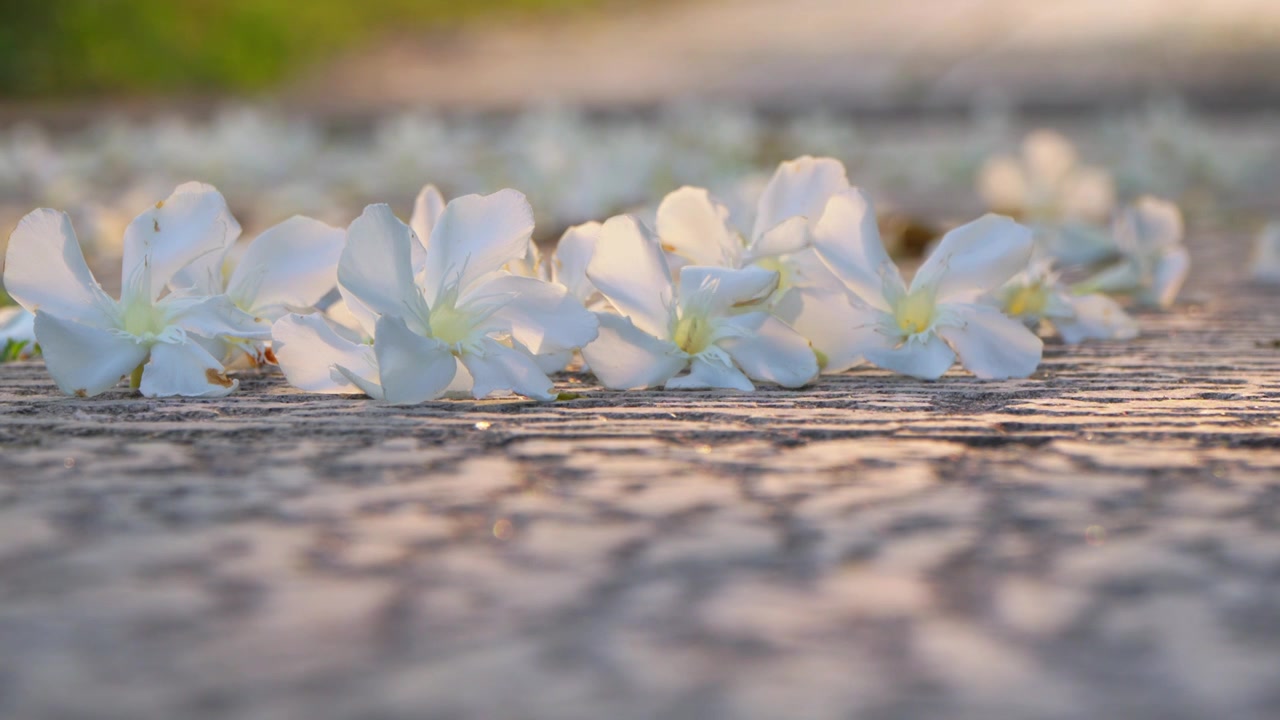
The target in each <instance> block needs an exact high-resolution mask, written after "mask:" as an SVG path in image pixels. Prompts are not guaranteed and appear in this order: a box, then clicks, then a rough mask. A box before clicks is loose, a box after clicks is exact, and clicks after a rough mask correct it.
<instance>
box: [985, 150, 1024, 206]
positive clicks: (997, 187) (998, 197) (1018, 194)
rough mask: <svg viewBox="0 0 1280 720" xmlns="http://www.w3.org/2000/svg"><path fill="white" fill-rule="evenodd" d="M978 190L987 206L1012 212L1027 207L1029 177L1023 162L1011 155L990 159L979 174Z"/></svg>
mask: <svg viewBox="0 0 1280 720" xmlns="http://www.w3.org/2000/svg"><path fill="white" fill-rule="evenodd" d="M978 192H979V194H981V195H982V199H983V201H984V202H986V203H987V207H989V208H991V209H992V210H995V211H996V212H1002V213H1011V212H1018V211H1020V210H1024V209H1026V208H1027V179H1026V175H1025V174H1024V173H1023V170H1022V164H1021V163H1019V162H1018V161H1017V160H1016V159H1014V158H1011V157H997V158H992V159H991V160H988V161H987V163H986V164H985V165H983V166H982V170H981V172H980V173H979V175H978Z"/></svg>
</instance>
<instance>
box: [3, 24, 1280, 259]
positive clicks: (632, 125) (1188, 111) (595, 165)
mask: <svg viewBox="0 0 1280 720" xmlns="http://www.w3.org/2000/svg"><path fill="white" fill-rule="evenodd" d="M0 8H2V10H0V12H2V13H3V17H0V225H3V226H4V228H12V227H13V225H14V224H16V222H17V220H18V218H20V217H21V215H22V214H24V213H25V212H27V211H28V210H30V209H31V208H33V207H36V206H53V207H58V208H61V209H65V210H67V211H69V212H71V213H72V215H73V218H74V219H75V221H76V225H77V228H78V229H79V231H80V234H81V240H82V242H84V244H85V245H86V246H87V247H89V248H90V249H91V253H100V254H101V255H103V256H104V257H110V256H111V254H112V251H113V248H114V247H115V246H116V244H118V242H119V234H120V232H121V230H122V228H123V226H124V223H126V222H127V221H128V219H130V218H131V217H132V216H133V215H134V214H135V213H136V212H138V211H139V210H140V209H141V208H143V207H146V206H147V205H148V204H150V203H151V202H154V200H155V199H157V198H160V197H164V196H165V195H166V194H167V193H168V191H169V190H170V189H172V187H173V186H174V185H176V184H177V183H179V182H182V181H185V180H191V179H199V180H204V181H207V182H211V183H214V184H215V185H217V186H218V187H219V188H220V189H221V190H223V192H224V193H225V194H226V195H227V196H228V199H229V200H230V202H231V203H232V207H233V209H234V210H235V211H236V213H237V216H238V217H240V219H241V221H242V223H243V224H244V225H245V228H246V235H248V236H251V235H252V234H253V233H254V232H256V231H258V230H260V229H262V228H263V227H265V226H266V225H268V224H270V223H274V222H277V221H279V220H282V219H284V218H286V217H288V216H290V215H293V214H295V213H304V214H310V215H314V216H317V217H320V218H321V219H324V220H326V221H328V222H331V223H333V224H336V225H345V224H346V223H347V222H348V221H349V220H350V219H351V218H352V217H354V216H355V215H356V214H358V212H359V210H360V209H361V208H362V207H363V205H364V204H366V203H368V202H374V201H388V202H392V203H393V204H394V205H395V206H396V207H398V208H400V209H401V210H402V211H403V212H404V213H405V214H406V215H407V213H408V203H409V202H410V200H411V198H412V197H413V195H414V194H415V193H416V192H417V190H418V189H419V188H420V187H421V186H422V185H423V184H424V183H427V182H434V183H436V184H438V185H440V186H441V187H442V188H443V189H444V190H445V191H446V195H453V194H459V193H463V192H478V191H492V190H495V189H498V188H500V187H505V186H512V187H516V188H518V189H520V190H522V191H524V192H525V193H527V194H528V195H529V196H530V197H531V200H532V201H533V203H534V206H535V208H536V209H537V212H538V213H539V221H540V226H539V231H538V233H539V239H540V240H543V241H553V240H554V239H555V238H556V237H558V235H559V233H560V232H561V231H562V230H563V229H564V228H565V227H567V226H569V225H571V224H574V223H578V222H583V221H586V220H594V219H600V218H602V217H604V216H607V215H609V214H612V213H615V212H619V211H622V210H634V209H641V208H643V207H645V206H646V205H651V204H652V203H656V202H657V200H658V199H660V198H661V196H662V194H664V193H665V192H667V191H669V190H671V189H674V188H675V187H677V186H678V185H679V184H682V183H689V184H697V185H704V186H708V187H711V188H712V189H713V190H714V191H716V193H717V194H718V195H719V196H720V198H721V200H722V201H723V202H725V203H726V204H728V205H730V206H731V207H734V208H741V207H749V206H750V204H751V202H752V201H753V197H754V193H756V192H758V189H759V187H760V185H761V183H762V182H763V178H765V177H767V174H768V172H769V171H770V170H771V169H772V167H773V166H774V165H776V163H777V162H778V161H779V160H782V159H785V158H788V157H794V156H797V155H801V154H806V153H808V154H828V155H833V156H836V157H838V158H840V159H841V160H843V161H844V162H845V163H846V164H847V165H848V167H849V168H850V174H851V177H852V179H853V181H854V182H855V183H857V184H860V185H863V186H864V187H867V188H868V189H870V190H872V191H873V192H874V193H875V194H876V196H877V198H878V200H879V201H880V202H881V203H882V205H883V207H884V208H887V209H889V210H890V211H892V212H898V213H901V214H902V215H903V216H905V217H906V218H907V220H906V221H905V223H904V225H903V226H904V227H916V226H923V227H926V228H928V227H933V226H943V225H945V224H947V223H949V222H951V221H953V220H954V219H956V218H962V217H964V216H966V215H969V216H971V214H972V213H974V212H977V211H980V210H981V209H982V208H983V206H984V203H983V200H982V198H981V197H980V194H979V193H977V192H976V191H975V176H976V174H977V173H978V172H979V170H980V168H981V167H982V166H983V164H984V162H986V160H987V159H988V158H989V157H991V156H992V155H993V154H996V153H1010V152H1016V151H1017V149H1018V146H1019V143H1020V142H1021V139H1022V138H1023V136H1024V135H1025V133H1026V132H1028V131H1029V130H1031V129H1034V128H1036V127H1040V126H1049V127H1053V128H1055V129H1058V130H1060V131H1062V132H1063V133H1064V134H1065V135H1066V136H1067V137H1068V138H1069V139H1070V140H1071V142H1072V143H1073V144H1075V145H1076V146H1077V148H1078V152H1079V154H1080V156H1081V158H1082V159H1083V160H1085V161H1088V162H1092V163H1097V164H1099V165H1102V166H1104V167H1105V168H1106V169H1107V170H1108V171H1110V172H1111V173H1113V175H1114V177H1115V182H1116V187H1117V191H1118V194H1119V196H1120V199H1121V200H1123V199H1126V198H1131V197H1133V196H1135V195H1137V194H1140V193H1144V192H1151V193H1156V194H1161V195H1165V196H1169V197H1173V198H1175V199H1179V200H1181V201H1183V202H1184V203H1185V204H1186V206H1187V207H1188V208H1190V209H1191V211H1192V212H1203V213H1210V214H1211V213H1213V212H1218V213H1219V214H1220V215H1222V216H1225V217H1237V216H1236V215H1232V213H1233V212H1234V211H1237V210H1239V209H1240V208H1254V209H1257V208H1269V207H1271V205H1272V204H1274V202H1273V201H1274V198H1275V197H1276V196H1277V195H1278V193H1276V192H1275V190H1276V188H1277V183H1276V182H1275V179H1276V174H1277V173H1276V166H1277V164H1278V163H1277V157H1280V150H1278V149H1277V146H1278V145H1280V132H1277V131H1278V130H1280V125H1277V124H1276V123H1275V121H1274V118H1275V110H1276V109H1277V108H1280V73H1277V72H1275V68H1276V67H1280V3H1277V2H1275V1H1274V0H1217V1H1216V2H1213V3H1206V2H1201V1H1197V0H1124V1H1123V2H1116V0H1073V1H1072V2H1057V1H1053V0H914V1H912V2H900V3H883V2H875V1H872V0H788V1H787V2H780V1H774V0H648V1H645V0H471V1H470V2H456V1H453V0H362V1H361V2H346V1H345V0H309V1H308V2H296V1H294V0H199V1H196V2H182V3H175V2H171V1H170V0H58V1H56V2H25V1H23V0H3V1H0ZM1258 212H1261V210H1259V211H1258ZM1255 221H1257V218H1254V217H1250V219H1249V220H1248V222H1255ZM7 234H8V232H7V231H6V232H4V233H3V235H0V238H2V237H4V236H7Z"/></svg>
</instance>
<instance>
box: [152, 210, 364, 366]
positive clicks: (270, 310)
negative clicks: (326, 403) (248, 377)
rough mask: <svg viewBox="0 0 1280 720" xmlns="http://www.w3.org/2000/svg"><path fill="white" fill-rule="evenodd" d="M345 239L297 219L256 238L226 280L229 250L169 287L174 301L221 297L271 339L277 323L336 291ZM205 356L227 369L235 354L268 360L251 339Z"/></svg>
mask: <svg viewBox="0 0 1280 720" xmlns="http://www.w3.org/2000/svg"><path fill="white" fill-rule="evenodd" d="M344 238H345V234H344V233H343V231H342V230H339V229H338V228H335V227H330V226H329V225H326V224H325V223H322V222H320V221H319V220H313V219H312V218H308V217H303V216H301V215H295V216H293V217H291V218H289V219H288V220H285V221H284V222H282V223H280V224H278V225H275V226H273V227H271V228H268V229H267V230H265V231H263V232H262V234H261V235H259V236H258V237H256V238H254V240H253V242H251V243H249V245H248V247H246V248H245V250H244V252H243V254H241V255H240V259H239V261H238V262H236V263H235V268H234V269H232V270H231V272H230V275H228V274H227V273H226V272H225V268H226V266H227V265H228V264H229V262H230V255H231V248H228V249H227V251H226V252H224V253H211V254H209V255H207V256H205V257H204V258H200V259H199V260H197V261H195V262H193V263H191V264H190V265H188V266H187V267H186V268H184V269H182V270H180V271H179V272H178V273H176V274H175V275H174V277H173V279H171V280H170V281H169V287H170V289H172V290H173V292H174V293H175V294H178V295H196V296H200V295H222V294H225V295H226V296H227V297H228V298H229V299H230V300H231V302H232V303H234V304H235V306H236V307H238V308H239V309H241V310H243V311H244V312H245V313H247V314H248V315H249V316H251V317H252V318H253V319H254V322H255V323H256V324H257V325H258V328H259V330H260V331H261V334H262V335H263V336H264V337H269V336H270V333H271V326H272V323H274V322H275V321H276V320H278V319H280V318H281V317H283V316H284V315H286V314H288V313H290V312H305V311H307V310H309V309H310V308H312V307H313V306H315V305H316V304H317V303H319V302H320V300H321V299H322V298H324V296H325V295H326V294H328V293H329V292H330V291H331V290H333V289H334V288H335V287H337V284H338V279H337V273H338V269H337V267H338V256H339V255H340V254H341V253H342V246H343V240H344ZM207 347H208V345H207ZM209 350H210V351H211V352H213V354H214V355H215V356H217V357H220V358H222V359H223V360H224V362H227V363H230V362H231V361H232V360H235V359H238V358H237V357H236V355H237V353H243V354H244V355H246V356H248V357H249V358H250V359H251V361H253V362H261V361H263V360H270V358H271V354H270V352H268V349H267V345H266V343H265V342H263V341H261V340H252V339H249V338H236V337H228V338H225V339H223V340H220V341H219V342H218V343H217V344H216V345H215V346H213V347H209Z"/></svg>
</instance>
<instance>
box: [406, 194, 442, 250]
mask: <svg viewBox="0 0 1280 720" xmlns="http://www.w3.org/2000/svg"><path fill="white" fill-rule="evenodd" d="M443 212H444V196H443V195H441V194H440V191H439V190H438V189H437V188H436V186H435V185H425V186H423V188H422V190H420V191H419V192H418V197H416V198H414V201H413V215H411V216H410V217H409V227H410V228H411V229H412V230H413V234H414V235H416V236H417V237H418V242H420V243H422V247H423V249H426V247H427V243H429V242H431V229H432V228H434V227H435V226H436V223H437V222H439V221H440V214H441V213H443Z"/></svg>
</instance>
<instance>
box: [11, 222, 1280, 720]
mask: <svg viewBox="0 0 1280 720" xmlns="http://www.w3.org/2000/svg"><path fill="white" fill-rule="evenodd" d="M1229 240H1230V241H1229V242H1228V241H1227V239H1224V238H1221V237H1208V238H1199V243H1198V244H1197V245H1196V247H1195V250H1196V255H1197V262H1198V265H1197V268H1196V272H1195V273H1194V275H1193V279H1192V282H1191V285H1190V287H1189V288H1188V290H1187V291H1186V293H1185V295H1186V297H1188V299H1189V301H1188V303H1186V304H1184V305H1183V306H1182V307H1180V308H1179V309H1178V310H1177V311H1176V312H1174V313H1171V314H1167V315H1147V316H1144V317H1143V323H1144V327H1145V332H1146V334H1145V337H1143V338H1142V339H1141V340H1139V341H1136V342H1134V343H1131V344H1095V345H1090V346H1087V347H1084V348H1080V349H1066V348H1063V347H1061V346H1051V347H1050V348H1049V350H1048V352H1047V357H1046V361H1045V364H1044V366H1043V368H1042V370H1041V372H1039V373H1038V374H1037V375H1036V376H1035V377H1033V378H1031V379H1028V380H1023V381H1017V382H997V383H984V382H978V381H975V380H972V379H970V378H967V377H964V376H962V375H958V374H957V375H953V376H948V377H947V378H945V379H944V380H943V381H941V382H938V383H932V384H931V383H921V382H916V381H912V380H907V379H901V378H895V377H890V376H888V375H886V374H882V373H879V372H874V371H866V372H856V373H852V374H849V375H847V376H844V377H839V378H833V379H827V380H824V381H823V382H822V383H821V384H820V385H818V386H816V387H814V388H812V389H808V390H804V391H800V392H786V391H779V390H765V391H763V392H760V393H759V394H756V395H737V394H731V393H705V394H704V393H628V394H618V393H611V392H602V391H599V390H597V389H595V388H593V387H591V386H589V385H586V384H585V383H578V384H576V385H574V384H572V383H568V384H567V386H568V387H569V389H576V390H578V391H579V392H582V393H583V395H584V397H582V398H581V399H578V400H573V401H568V402H562V403H557V404H554V405H537V404H533V403H526V402H514V401H490V402H483V403H473V402H440V403H428V404H426V405H423V406H421V407H415V408H408V409H406V408H392V407H385V406H380V405H377V404H374V403H372V402H368V401H365V400H355V399H344V398H329V397H318V396H308V395H304V394H300V393H298V392H295V391H292V390H290V389H288V388H286V387H285V386H284V385H283V384H282V383H281V382H280V380H279V379H277V378H275V377H261V378H254V377H248V378H245V379H244V380H243V383H244V387H243V388H242V392H240V393H239V394H237V395H235V396H233V397H231V398H228V399H226V400H217V401H192V400H171V401H155V400H146V399H139V398H135V397H131V396H129V395H128V394H126V393H125V392H124V391H117V392H113V393H110V394H108V395H106V396H104V397H101V398H96V399H91V400H75V399H65V398H62V397H60V396H58V395H57V394H56V392H55V389H54V387H53V385H52V384H51V383H50V381H49V380H48V378H47V376H46V375H45V373H44V370H43V367H42V366H41V365H40V364H39V363H25V364H16V365H6V366H0V448H2V449H3V463H2V464H0V648H3V651H2V652H0V717H4V718H7V719H11V720H28V719H31V720H43V719H46V718H48V719H54V718H57V719H62V718H67V719H73V718H95V719H99V720H106V719H114V718H120V719H121V720H126V719H127V720H143V719H149V718H163V719H166V720H169V719H173V718H272V719H273V720H274V719H277V718H307V719H309V720H325V719H328V718H334V719H337V718H387V719H391V718H404V719H406V720H409V719H418V718H464V717H466V718H472V717H476V718H479V717H485V718H602V717H608V718H647V717H664V718H757V717H758V718H774V717H804V718H827V717H830V718H849V717H859V718H932V717H940V718H950V719H964V718H992V717H999V718H1046V719H1048V718H1127V719H1130V720H1133V719H1142V718H1152V719H1159V720H1178V719H1181V718H1186V719H1188V720H1190V719H1193V718H1207V717H1223V718H1228V717H1229V718H1233V719H1234V720H1249V719H1252V718H1257V719H1259V720H1261V719H1262V718H1275V717H1278V716H1280V349H1277V348H1276V347H1273V346H1272V345H1271V341H1273V340H1275V339H1276V338H1277V337H1280V305H1278V304H1277V294H1276V293H1274V292H1268V291H1265V290H1261V289H1258V288H1253V287H1249V286H1247V285H1246V284H1244V283H1242V282H1241V274H1242V272H1243V263H1242V261H1241V257H1240V252H1238V251H1239V250H1240V249H1241V248H1242V247H1243V245H1244V243H1243V239H1242V238H1230V239H1229Z"/></svg>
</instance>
